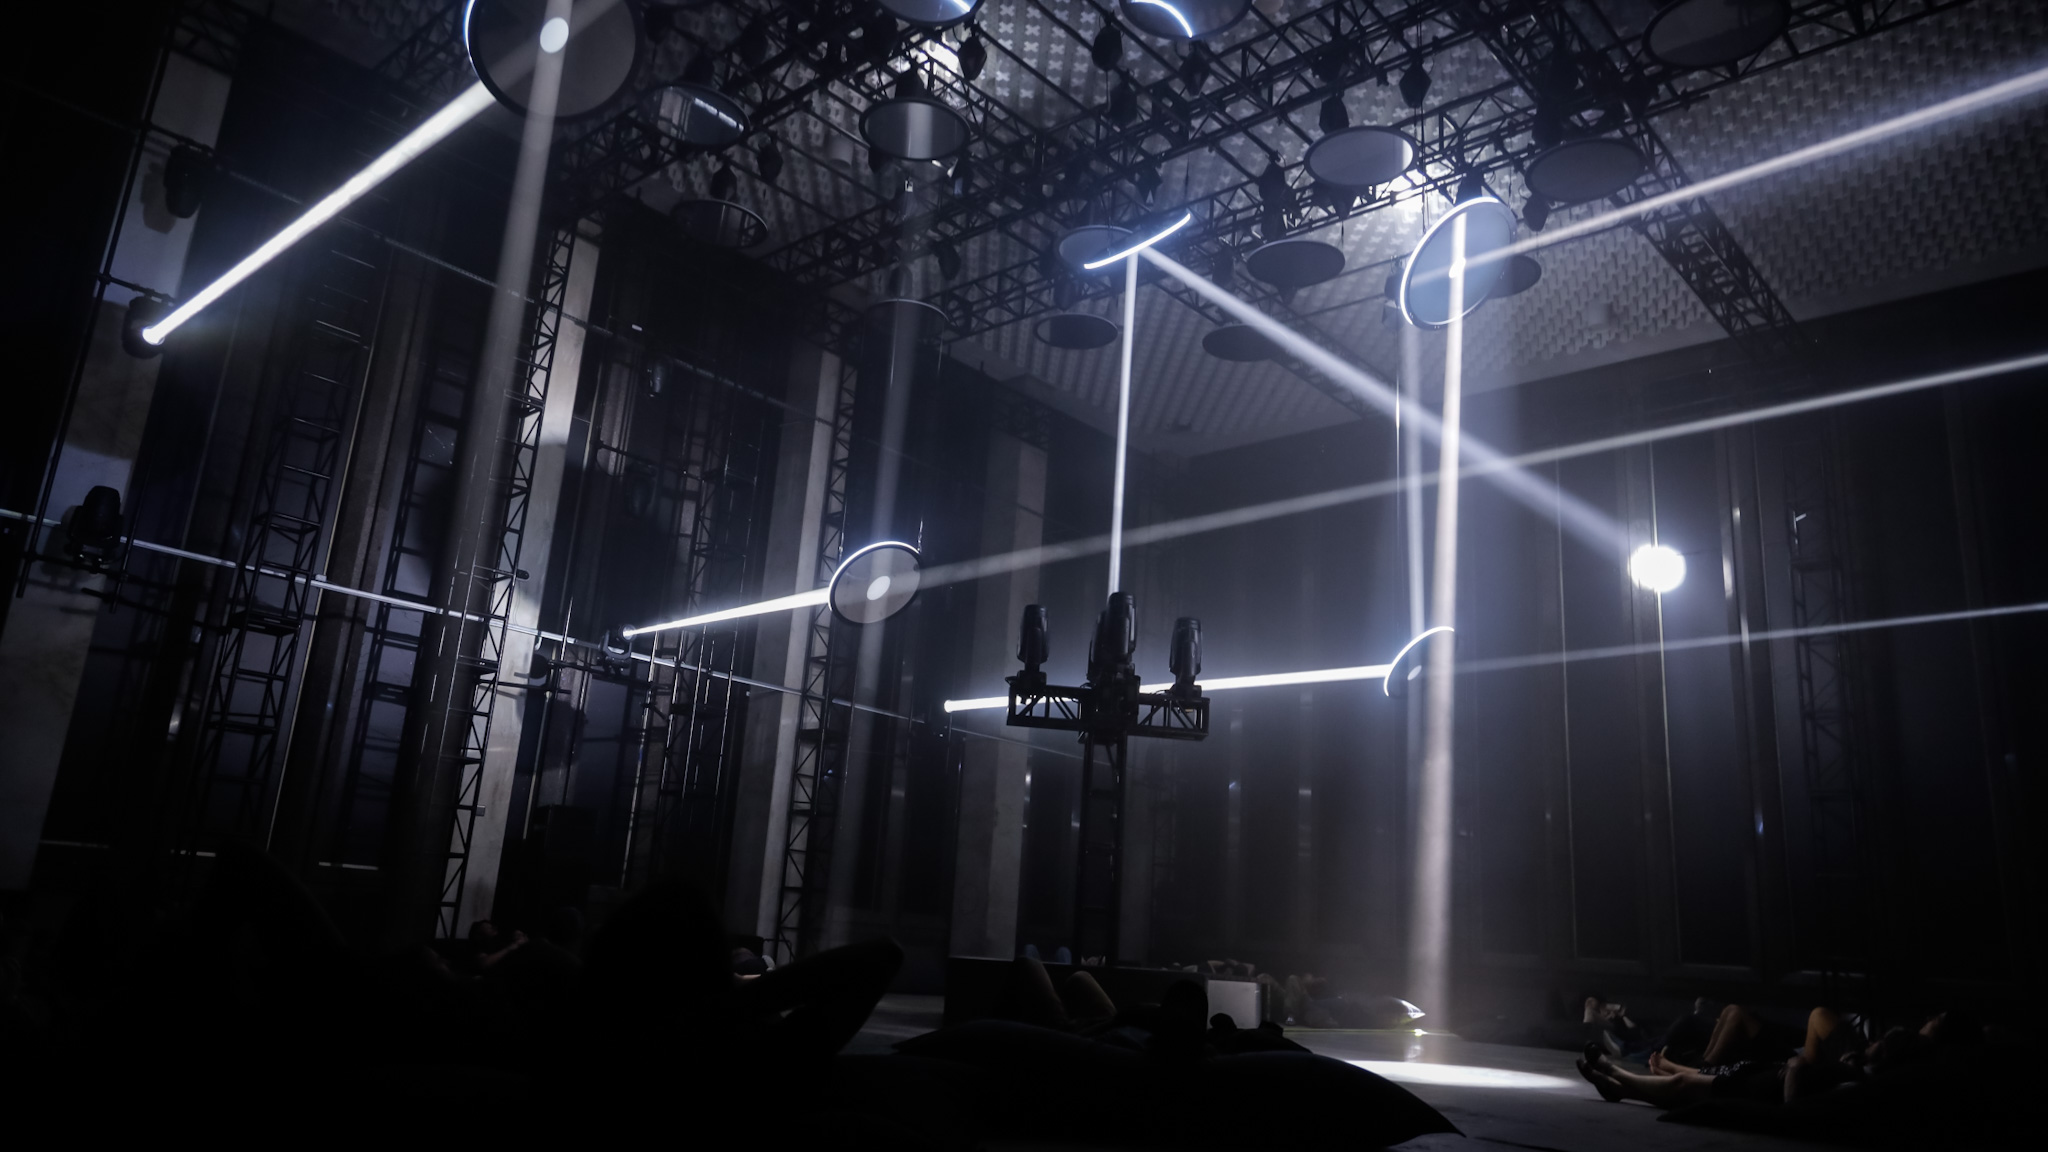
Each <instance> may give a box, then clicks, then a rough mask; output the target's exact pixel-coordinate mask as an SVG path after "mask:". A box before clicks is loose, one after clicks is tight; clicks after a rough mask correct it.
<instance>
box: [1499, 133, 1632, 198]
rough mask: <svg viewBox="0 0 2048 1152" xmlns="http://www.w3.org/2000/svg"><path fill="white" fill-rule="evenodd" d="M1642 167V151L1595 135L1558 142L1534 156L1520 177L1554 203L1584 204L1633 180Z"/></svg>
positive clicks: (1623, 142) (1625, 185)
mask: <svg viewBox="0 0 2048 1152" xmlns="http://www.w3.org/2000/svg"><path fill="white" fill-rule="evenodd" d="M1645 168H1646V165H1645V164H1644V163H1643V154H1642V153H1641V152H1638V151H1636V150H1635V146H1634V145H1632V144H1629V143H1627V142H1626V141H1622V140H1615V139H1611V138H1605V137H1596V138H1593V139H1590V140H1573V141H1571V142H1570V143H1568V144H1559V145H1558V146H1557V147H1555V148H1552V149H1551V150H1550V151H1548V152H1545V153H1544V154H1542V155H1541V156H1538V157H1536V159H1534V160H1531V161H1530V162H1529V170H1528V171H1527V172H1525V173H1523V175H1522V179H1523V180H1524V181H1525V182H1527V183H1528V185H1529V191H1531V192H1534V193H1535V194H1536V195H1538V196H1541V197H1543V198H1544V199H1545V200H1548V201H1550V202H1551V203H1553V204H1584V203H1585V202H1586V201H1588V200H1601V199H1605V198H1606V197H1609V196H1612V195H1614V194H1615V193H1616V192H1619V191H1621V190H1622V189H1623V188H1626V187H1628V186H1629V185H1631V184H1633V183H1635V182H1636V177H1638V176H1641V175H1642V174H1643V171H1644V169H1645Z"/></svg>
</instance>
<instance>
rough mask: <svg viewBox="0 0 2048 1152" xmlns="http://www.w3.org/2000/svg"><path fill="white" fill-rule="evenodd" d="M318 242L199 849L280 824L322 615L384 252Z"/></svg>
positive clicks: (257, 511) (198, 811)
mask: <svg viewBox="0 0 2048 1152" xmlns="http://www.w3.org/2000/svg"><path fill="white" fill-rule="evenodd" d="M316 243H320V244H321V246H320V247H318V248H316V249H315V250H314V251H313V252H312V253H309V254H307V256H306V257H305V260H306V263H308V264H310V265H311V267H310V268H309V269H308V270H307V280H306V282H307V283H308V285H309V286H308V287H307V288H306V290H305V295H304V296H303V298H302V300H301V304H300V312H299V315H298V317H297V319H298V320H299V321H300V322H301V323H302V324H303V328H302V329H301V330H300V332H299V334H298V336H297V340H298V343H297V346H296V347H295V348H294V349H293V352H292V357H293V366H292V369H291V371H290V372H289V374H288V376H287V377H286V379H285V380H283V381H280V382H279V384H278V388H279V389H280V391H281V393H282V394H281V396H280V397H279V408H278V410H277V421H276V423H275V425H274V426H273V430H272V432H271V437H270V443H269V445H268V447H267V448H266V450H265V457H264V463H263V465H262V468H261V471H260V472H259V474H258V479H257V482H256V490H255V495H254V499H253V502H252V505H251V507H250V512H249V530H248V535H247V536H246V537H245V539H244V542H243V545H242V552H241V555H240V557H239V559H240V561H241V564H240V566H239V567H237V568H236V569H235V575H234V582H233V585H232V587H231V590H230V592H229V594H228V607H227V616H226V619H225V629H224V631H225V634H224V635H223V637H222V639H221V643H220V647H219V648H218V650H217V652H216V654H215V657H214V661H213V672H212V681H211V684H210V686H209V688H208V690H207V694H206V702H205V705H204V711H203V712H202V716H203V720H202V725H203V726H202V729H201V733H200V738H199V746H198V763H197V779H196V781H195V794H194V798H193V801H192V802H193V804H194V807H193V809H192V810H191V811H190V813H189V815H188V817H187V819H186V820H185V821H184V824H185V834H184V835H183V837H182V839H183V841H184V843H183V844H182V847H184V848H186V849H188V850H198V851H204V850H208V849H210V848H212V847H213V844H214V842H215V841H217V840H218V839H219V838H220V837H223V836H253V835H258V834H261V833H262V832H263V830H264V828H265V825H266V824H267V823H268V817H269V805H270V803H271V797H272V793H273V792H274V788H275V784H276V780H275V779H274V776H275V768H276V766H277V762H278V748H279V743H280V741H281V739H283V738H284V737H285V736H286V717H288V716H289V715H291V711H292V707H293V701H294V698H295V696H296V694H297V689H298V675H297V673H298V671H299V668H298V665H299V660H298V655H299V649H300V646H301V644H302V642H303V640H304V635H305V633H306V632H307V630H308V629H309V628H310V624H311V620H312V612H311V600H312V598H313V595H314V593H313V590H312V587H311V585H310V583H309V581H310V580H311V579H313V578H315V577H318V576H322V575H324V574H325V573H324V564H325V557H326V541H327V539H328V534H329V533H328V529H329V524H328V518H329V514H330V512H331V511H332V509H333V504H334V498H335V495H336V493H337V491H338V490H339V488H340V487H341V484H342V483H343V482H344V480H345V479H346V475H345V474H346V470H347V465H348V458H349V445H350V443H351V440H352V438H353V434H354V429H355V426H356V422H357V419H358V417H359V415H360V411H359V409H360V406H361V402H362V394H363V382H364V374H365V373H366V372H367V371H368V369H369V363H370V346H371V343H372V342H373V340H374V339H375V333H374V327H375V324H376V320H377V312H378V303H379V300H380V298H381V296H382V290H383V266H382V261H383V260H384V258H385V256H386V253H385V252H384V250H383V247H382V246H381V245H380V244H378V243H377V242H376V241H374V240H372V239H369V238H368V237H366V236H364V235H363V234H362V233H360V232H357V231H354V230H350V229H340V228H336V229H329V230H327V231H326V232H325V233H323V234H322V236H321V237H320V240H319V241H316Z"/></svg>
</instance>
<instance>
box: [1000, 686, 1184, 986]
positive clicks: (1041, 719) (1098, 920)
mask: <svg viewBox="0 0 2048 1152" xmlns="http://www.w3.org/2000/svg"><path fill="white" fill-rule="evenodd" d="M1090 661H1091V670H1090V672H1089V676H1090V678H1091V679H1090V683H1089V684H1087V685H1084V686H1082V687H1079V688H1072V687H1067V686H1064V685H1059V684H1048V683H1046V680H1045V673H1043V672H1041V671H1038V670H1037V668H1036V667H1035V666H1032V667H1027V668H1026V669H1025V670H1024V671H1022V672H1019V673H1018V674H1016V675H1015V676H1012V677H1010V692H1009V706H1008V714H1007V717H1006V721H1007V723H1008V724H1009V726H1010V727H1013V728H1050V729H1053V730H1056V731H1063V732H1079V733H1080V734H1081V828H1080V833H1081V843H1080V857H1079V859H1078V860H1076V862H1075V866H1074V947H1075V949H1076V950H1077V954H1078V955H1079V956H1081V957H1083V958H1084V959H1085V958H1091V957H1101V958H1102V963H1103V964H1105V965H1113V964H1115V963H1116V962H1117V959H1118V956H1117V947H1118V937H1119V935H1120V928H1121V925H1122V904H1123V850H1124V800H1125V785H1126V783H1127V781H1126V779H1125V772H1126V769H1127V768H1128V766H1129V763H1130V738H1131V737H1133V736H1151V737H1164V738H1166V739H1169V740H1201V739H1204V738H1206V737H1207V736H1208V735H1209V698H1208V697H1206V696H1203V695H1202V694H1201V691H1200V689H1199V688H1197V689H1196V690H1195V691H1194V692H1193V693H1191V694H1189V693H1183V692H1181V691H1178V690H1174V691H1167V692H1142V691H1139V690H1138V677H1137V673H1136V671H1134V670H1133V669H1132V668H1131V666H1130V663H1129V660H1128V659H1127V658H1126V659H1125V660H1124V661H1123V662H1122V664H1121V665H1120V666H1115V667H1111V668H1109V669H1108V670H1106V671H1099V670H1097V669H1094V668H1093V667H1092V664H1093V657H1092V656H1091V658H1090ZM1098 677H1099V678H1098Z"/></svg>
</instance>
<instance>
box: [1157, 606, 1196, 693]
mask: <svg viewBox="0 0 2048 1152" xmlns="http://www.w3.org/2000/svg"><path fill="white" fill-rule="evenodd" d="M1166 667H1167V670H1168V671H1170V672H1172V673H1173V687H1172V688H1170V689H1168V691H1170V692H1172V693H1173V694H1174V695H1176V696H1196V695H1199V694H1200V693H1201V690H1200V689H1198V688H1196V687H1195V678H1196V677H1198V676H1200V675H1201V674H1202V622H1201V621H1200V620H1197V619H1195V618H1194V617H1193V616H1183V617H1181V618H1180V619H1178V620H1176V621H1174V622H1173V645H1172V647H1171V648H1169V649H1168V655H1167V659H1166Z"/></svg>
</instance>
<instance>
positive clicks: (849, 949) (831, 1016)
mask: <svg viewBox="0 0 2048 1152" xmlns="http://www.w3.org/2000/svg"><path fill="white" fill-rule="evenodd" d="M902 965H903V949H902V948H900V947H898V946H897V944H896V942H895V941H894V940H886V939H884V940H870V941H868V942H867V943H865V944H849V945H847V946H846V947H844V948H834V949H832V950H831V951H829V952H820V953H818V954H817V955H816V956H812V957H810V958H808V959H804V960H798V961H796V962H795V963H792V964H787V965H784V966H783V967H781V968H777V969H775V970H774V971H773V972H768V973H764V974H762V975H761V976H759V977H756V978H755V979H753V980H749V981H747V983H746V984H745V985H744V986H743V987H742V988H741V989H740V991H739V993H738V995H739V998H740V1002H741V1004H742V1005H743V1006H744V1007H745V1009H746V1010H747V1011H748V1012H749V1014H753V1015H762V1016H765V1015H771V1014H774V1013H781V1012H786V1013H787V1015H784V1016H783V1017H782V1019H781V1021H780V1023H778V1024H776V1025H774V1026H773V1029H772V1036H773V1041H772V1043H773V1044H774V1046H775V1047H776V1048H777V1049H779V1050H780V1052H781V1053H782V1054H783V1055H785V1056H790V1057H795V1058H798V1059H806V1058H816V1059H823V1058H825V1057H828V1056H831V1055H832V1054H834V1053H836V1052H838V1051H839V1050H840V1049H841V1048H844V1047H845V1046H846V1042H847V1041H849V1040H851V1039H853V1036H854V1033H856V1032H859V1031H860V1029H861V1025H863V1024H865V1023H867V1019H868V1015H869V1013H871V1012H873V1011H874V1010H875V1005H876V1003H878V1002H879V1001H880V1000H881V999H882V994H883V993H884V992H887V991H888V990H889V982H890V981H891V980H894V979H895V978H896V970H897V969H898V968H900V967H902Z"/></svg>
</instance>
